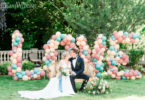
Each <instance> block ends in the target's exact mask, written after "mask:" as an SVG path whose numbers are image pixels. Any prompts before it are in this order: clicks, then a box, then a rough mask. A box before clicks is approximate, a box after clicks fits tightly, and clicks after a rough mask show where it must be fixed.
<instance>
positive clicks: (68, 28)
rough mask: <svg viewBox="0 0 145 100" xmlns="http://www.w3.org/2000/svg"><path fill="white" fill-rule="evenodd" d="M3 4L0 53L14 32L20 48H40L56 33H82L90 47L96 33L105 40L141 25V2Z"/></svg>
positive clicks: (12, 0) (11, 0)
mask: <svg viewBox="0 0 145 100" xmlns="http://www.w3.org/2000/svg"><path fill="white" fill-rule="evenodd" d="M4 1H5V2H6V3H7V6H8V8H7V11H6V15H5V16H6V23H7V28H6V30H5V33H4V34H1V36H2V39H0V50H9V49H11V34H12V32H13V31H14V30H15V29H19V30H20V31H21V33H22V34H23V36H24V39H25V42H24V43H23V49H30V48H39V49H42V47H43V44H45V43H46V42H47V40H48V39H50V37H51V36H52V34H55V32H56V31H60V32H62V33H66V34H72V35H73V36H74V37H76V36H78V35H79V34H84V35H85V36H86V38H87V40H88V44H89V45H90V46H91V47H92V45H93V42H94V40H95V37H96V35H98V34H99V33H103V34H104V35H106V36H107V37H109V35H110V34H111V33H112V32H113V31H115V30H118V31H119V30H123V31H127V32H132V31H134V32H136V31H137V30H138V28H140V27H142V26H143V25H144V23H145V13H144V11H145V0H21V1H19V0H4ZM11 5H15V6H13V7H10V6H11ZM16 5H20V6H19V7H16ZM23 5H26V6H30V7H28V8H27V7H23ZM143 34H144V33H143ZM123 48H124V47H123Z"/></svg>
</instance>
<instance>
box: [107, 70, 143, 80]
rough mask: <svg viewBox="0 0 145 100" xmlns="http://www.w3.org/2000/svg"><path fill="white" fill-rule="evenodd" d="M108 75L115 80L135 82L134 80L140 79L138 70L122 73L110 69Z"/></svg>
mask: <svg viewBox="0 0 145 100" xmlns="http://www.w3.org/2000/svg"><path fill="white" fill-rule="evenodd" d="M108 74H109V75H110V76H111V77H112V78H115V79H117V80H120V79H122V80H127V79H128V80H129V79H131V80H135V79H136V78H141V77H142V75H141V73H140V72H139V71H138V70H128V69H126V70H124V71H119V72H118V70H117V69H112V70H108Z"/></svg>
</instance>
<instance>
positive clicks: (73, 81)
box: [70, 73, 89, 92]
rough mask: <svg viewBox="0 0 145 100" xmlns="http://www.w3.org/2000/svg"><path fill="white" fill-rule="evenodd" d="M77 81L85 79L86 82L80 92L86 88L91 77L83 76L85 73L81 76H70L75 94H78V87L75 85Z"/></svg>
mask: <svg viewBox="0 0 145 100" xmlns="http://www.w3.org/2000/svg"><path fill="white" fill-rule="evenodd" d="M75 79H84V81H83V83H82V86H81V88H80V90H83V89H84V87H85V86H86V84H87V82H88V80H89V76H88V75H86V74H83V73H82V74H79V75H76V76H74V75H70V81H71V83H72V87H73V90H74V92H77V90H76V85H75Z"/></svg>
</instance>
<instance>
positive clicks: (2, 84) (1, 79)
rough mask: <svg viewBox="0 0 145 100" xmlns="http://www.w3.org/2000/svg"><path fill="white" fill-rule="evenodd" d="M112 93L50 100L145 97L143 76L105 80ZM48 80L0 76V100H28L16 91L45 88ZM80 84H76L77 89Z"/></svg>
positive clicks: (77, 95) (108, 99)
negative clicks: (16, 78) (24, 79)
mask: <svg viewBox="0 0 145 100" xmlns="http://www.w3.org/2000/svg"><path fill="white" fill-rule="evenodd" d="M107 81H108V82H109V85H110V86H111V88H112V93H110V94H103V95H95V96H94V95H89V94H87V93H82V92H79V93H77V94H76V95H74V96H72V97H60V98H55V99H51V100H68V99H69V100H112V99H116V98H123V97H127V96H132V95H133V96H139V97H142V96H145V76H144V77H143V78H142V79H138V80H134V81H133V80H113V79H107ZM47 83H48V80H32V81H14V80H12V78H11V77H9V76H0V100H28V99H24V98H20V97H19V94H18V93H17V91H20V90H40V89H42V88H44V87H45V86H46V84H47ZM79 86H80V83H77V88H79ZM40 100H43V99H40Z"/></svg>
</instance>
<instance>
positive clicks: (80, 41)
mask: <svg viewBox="0 0 145 100" xmlns="http://www.w3.org/2000/svg"><path fill="white" fill-rule="evenodd" d="M76 44H77V46H78V47H79V49H80V52H79V56H80V57H82V58H83V59H84V61H85V62H88V63H89V62H90V60H91V56H90V54H91V49H90V47H89V45H88V44H87V39H86V38H85V37H84V36H83V35H81V36H79V37H77V38H76Z"/></svg>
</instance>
